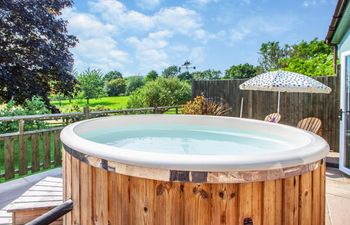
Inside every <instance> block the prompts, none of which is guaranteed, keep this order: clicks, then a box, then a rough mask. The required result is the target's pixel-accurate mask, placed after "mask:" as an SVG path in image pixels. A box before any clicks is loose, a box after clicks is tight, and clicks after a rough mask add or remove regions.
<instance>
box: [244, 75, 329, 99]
mask: <svg viewBox="0 0 350 225" xmlns="http://www.w3.org/2000/svg"><path fill="white" fill-rule="evenodd" d="M239 88H240V89H241V90H257V91H276V92H304V93H325V94H329V93H330V92H331V91H332V89H331V88H329V87H328V86H326V85H324V84H322V83H321V82H319V81H317V80H315V79H312V78H311V77H308V76H305V75H302V74H299V73H293V72H288V71H283V70H277V71H273V72H267V73H263V74H260V75H258V76H255V77H253V78H251V79H249V80H247V81H246V82H244V83H243V84H241V85H240V86H239Z"/></svg>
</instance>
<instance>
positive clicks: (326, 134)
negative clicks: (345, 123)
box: [192, 76, 340, 151]
mask: <svg viewBox="0 0 350 225" xmlns="http://www.w3.org/2000/svg"><path fill="white" fill-rule="evenodd" d="M315 79H316V80H318V81H320V82H322V83H324V84H325V85H327V86H329V87H330V88H332V92H331V93H330V94H310V93H281V105H280V114H281V115H282V118H281V121H280V123H283V124H287V125H292V126H296V124H297V123H298V121H299V120H301V119H303V118H306V117H317V118H319V119H320V120H321V121H322V131H323V132H322V136H323V138H325V140H327V141H328V143H329V145H330V146H331V149H332V150H333V151H338V150H339V141H338V140H339V118H338V110H339V95H340V93H339V92H340V90H339V87H340V86H339V83H340V81H339V80H340V79H339V76H330V77H316V78H315ZM244 81H246V79H235V80H209V81H207V80H198V81H193V82H192V96H193V97H195V96H198V95H201V94H204V96H205V97H207V98H209V99H212V100H214V101H216V102H224V103H226V104H228V105H229V106H230V107H231V108H232V113H231V115H230V116H235V117H239V115H240V108H241V99H242V98H243V100H244V103H243V117H244V118H252V119H259V120H263V119H264V118H265V116H266V115H268V114H270V113H274V112H276V110H277V101H278V98H277V93H276V92H262V91H241V90H240V89H239V85H240V84H241V83H243V82H244Z"/></svg>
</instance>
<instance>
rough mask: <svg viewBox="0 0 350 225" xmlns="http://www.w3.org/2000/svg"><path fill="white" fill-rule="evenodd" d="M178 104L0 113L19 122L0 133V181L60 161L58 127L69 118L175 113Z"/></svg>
mask: <svg viewBox="0 0 350 225" xmlns="http://www.w3.org/2000/svg"><path fill="white" fill-rule="evenodd" d="M180 109H181V106H163V107H148V108H138V109H124V110H109V111H90V109H89V108H88V107H85V108H84V111H83V112H76V113H62V114H43V115H27V116H12V117H0V124H1V123H18V131H16V132H10V133H4V134H0V182H3V181H6V180H9V179H13V178H15V177H18V176H23V175H27V174H31V173H35V172H38V171H40V170H46V169H50V168H54V167H59V166H60V165H61V141H60V138H59V134H60V131H61V130H62V128H63V127H64V126H65V125H68V124H70V123H72V122H75V121H79V120H83V119H89V118H95V117H102V116H110V115H128V114H150V113H165V112H168V111H170V110H173V113H176V114H178V113H179V110H180ZM38 121H40V122H44V123H45V126H44V128H38V129H30V130H25V125H26V123H33V122H38Z"/></svg>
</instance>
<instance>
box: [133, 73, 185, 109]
mask: <svg viewBox="0 0 350 225" xmlns="http://www.w3.org/2000/svg"><path fill="white" fill-rule="evenodd" d="M189 99H191V87H190V85H189V84H188V83H185V82H182V81H180V80H179V79H177V78H163V77H159V78H157V79H156V80H155V81H150V82H147V83H146V84H145V86H143V87H142V88H140V89H138V90H137V91H135V92H133V93H132V94H131V95H130V97H129V101H128V108H141V107H156V106H171V105H180V104H183V103H185V102H186V101H188V100H189Z"/></svg>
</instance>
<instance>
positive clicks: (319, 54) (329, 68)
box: [280, 38, 334, 76]
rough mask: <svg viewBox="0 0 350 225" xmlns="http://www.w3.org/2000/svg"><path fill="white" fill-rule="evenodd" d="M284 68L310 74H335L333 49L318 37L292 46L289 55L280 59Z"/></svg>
mask: <svg viewBox="0 0 350 225" xmlns="http://www.w3.org/2000/svg"><path fill="white" fill-rule="evenodd" d="M280 64H281V67H282V68H283V69H284V70H288V71H291V72H296V73H301V74H305V75H309V76H324V75H332V74H334V68H333V50H332V47H330V46H328V45H326V44H325V43H324V41H321V40H318V39H317V38H315V39H313V40H311V41H310V42H306V41H301V42H300V43H298V44H295V45H292V46H290V50H289V55H288V57H285V58H282V59H280Z"/></svg>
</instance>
